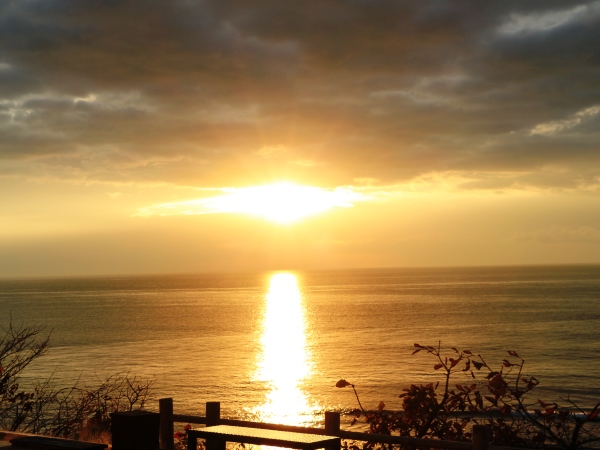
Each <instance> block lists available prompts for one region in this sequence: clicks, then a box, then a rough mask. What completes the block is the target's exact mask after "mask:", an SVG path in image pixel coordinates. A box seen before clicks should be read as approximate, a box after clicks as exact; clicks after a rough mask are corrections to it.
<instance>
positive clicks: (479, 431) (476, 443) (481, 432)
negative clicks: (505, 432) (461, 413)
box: [473, 425, 488, 450]
mask: <svg viewBox="0 0 600 450" xmlns="http://www.w3.org/2000/svg"><path fill="white" fill-rule="evenodd" d="M487 446H488V435H487V427H486V426H485V425H473V450H486V448H487Z"/></svg>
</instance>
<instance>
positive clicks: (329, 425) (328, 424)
mask: <svg viewBox="0 0 600 450" xmlns="http://www.w3.org/2000/svg"><path fill="white" fill-rule="evenodd" d="M325 431H326V432H327V433H328V434H329V435H331V436H339V433H340V413H339V412H333V411H325ZM340 447H341V444H340V441H338V444H337V445H336V446H335V447H333V446H332V447H329V449H330V450H340Z"/></svg>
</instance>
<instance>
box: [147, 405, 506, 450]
mask: <svg viewBox="0 0 600 450" xmlns="http://www.w3.org/2000/svg"><path fill="white" fill-rule="evenodd" d="M159 408H160V441H161V447H162V450H174V449H175V446H174V442H173V435H174V425H173V424H174V423H186V424H194V425H207V426H212V425H233V426H238V427H250V428H259V429H265V430H280V431H293V432H296V433H308V434H318V435H329V436H337V437H340V438H342V439H346V440H350V441H362V442H373V443H381V444H397V445H406V446H412V447H417V448H423V449H429V448H435V449H447V450H516V449H514V448H513V447H504V446H499V445H490V444H489V440H488V434H487V429H486V427H485V425H475V426H473V441H472V442H454V441H442V440H437V439H421V438H413V437H407V436H390V435H385V434H374V433H359V432H355V431H345V430H341V429H340V414H339V413H337V412H326V413H325V427H324V428H309V427H298V426H291V425H279V424H272V423H261V422H250V421H246V420H235V419H224V418H221V404H220V403H219V402H207V403H206V417H202V416H192V415H184V414H174V413H173V399H171V398H162V399H160V400H159Z"/></svg>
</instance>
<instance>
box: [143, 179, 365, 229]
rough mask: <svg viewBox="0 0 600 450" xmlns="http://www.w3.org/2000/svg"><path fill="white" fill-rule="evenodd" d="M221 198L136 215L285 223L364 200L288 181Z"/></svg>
mask: <svg viewBox="0 0 600 450" xmlns="http://www.w3.org/2000/svg"><path fill="white" fill-rule="evenodd" d="M223 192H225V193H224V195H219V196H216V197H209V198H202V199H197V200H189V201H183V202H174V203H165V204H162V205H156V206H152V207H148V208H143V209H141V210H140V211H139V215H143V216H150V215H161V216H165V215H193V214H216V213H238V214H248V215H253V216H258V217H262V218H264V219H267V220H270V221H273V222H276V223H281V224H288V223H292V222H296V221H298V220H300V219H303V218H305V217H308V216H312V215H315V214H319V213H322V212H324V211H327V210H329V209H332V208H334V207H342V208H348V207H352V206H353V203H352V202H353V201H360V200H365V199H366V198H365V197H364V196H362V195H361V194H358V193H356V192H354V191H352V190H351V189H347V188H336V189H332V190H328V189H323V188H319V187H314V186H302V185H298V184H294V183H290V182H280V183H273V184H268V185H264V186H252V187H245V188H227V189H223Z"/></svg>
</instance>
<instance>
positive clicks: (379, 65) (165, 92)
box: [0, 0, 600, 189]
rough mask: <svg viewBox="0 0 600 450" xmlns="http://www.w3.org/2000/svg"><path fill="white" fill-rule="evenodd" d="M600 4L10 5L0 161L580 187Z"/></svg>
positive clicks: (218, 177) (94, 174)
mask: <svg viewBox="0 0 600 450" xmlns="http://www.w3.org/2000/svg"><path fill="white" fill-rule="evenodd" d="M599 5H600V3H599V2H598V1H583V0H581V1H575V2H570V3H569V5H568V6H565V4H564V3H563V2H560V1H546V2H537V1H535V2H519V1H506V2H489V3H486V4H481V3H480V2H474V1H467V2H435V1H434V2H410V1H396V0H394V1H392V0H383V1H379V2H351V3H348V2H341V1H338V0H324V1H321V2H309V3H305V4H295V3H274V2H272V1H266V0H259V1H256V2H252V3H251V4H250V3H248V4H246V3H243V2H235V1H229V0H219V1H216V0H207V1H203V2H195V1H184V0H176V1H173V2H166V3H157V2H144V1H141V0H134V1H130V2H118V1H108V2H107V1H99V0H90V1H86V2H65V1H64V0H45V1H38V0H31V1H24V2H8V3H5V4H3V5H2V7H1V8H0V54H1V55H2V60H0V134H2V136H3V139H2V141H1V142H0V159H2V160H3V161H8V160H10V161H12V163H11V167H12V168H13V174H14V175H15V176H18V175H19V173H20V174H21V175H22V176H24V177H30V176H31V175H32V173H33V172H36V173H37V174H38V176H39V177H46V176H54V177H58V176H60V175H59V174H64V176H65V177H69V178H70V179H73V178H77V179H80V180H90V179H92V180H99V179H101V180H102V181H103V182H108V183H110V182H114V183H120V182H123V180H130V181H132V182H139V183H148V182H150V183H152V182H156V183H163V182H164V183H171V184H176V185H178V184H183V185H197V186H232V185H249V184H251V183H260V182H265V181H266V180H273V179H278V178H291V179H295V180H297V181H299V182H311V183H316V182H318V183H321V184H323V185H327V186H340V185H349V184H351V183H352V182H353V180H355V179H369V180H377V182H378V183H381V184H384V185H385V184H393V183H406V182H409V181H410V180H413V179H414V180H419V179H422V177H423V176H427V174H431V173H454V174H456V173H462V175H463V176H464V177H466V178H468V179H470V180H472V181H473V182H475V183H476V182H477V180H480V181H481V182H482V183H481V184H479V185H480V186H482V187H483V186H485V185H487V186H488V187H489V189H493V186H494V184H495V183H491V182H489V183H488V181H489V180H490V179H491V178H493V176H492V175H490V173H492V172H497V174H498V176H497V178H504V177H505V174H506V173H519V174H531V173H533V172H536V171H537V172H539V173H542V172H543V173H547V172H544V170H545V168H547V167H558V168H560V170H562V171H563V173H565V174H570V176H571V179H570V181H569V182H570V183H571V184H573V185H576V184H577V180H578V175H577V174H578V173H584V176H585V177H586V178H593V176H594V174H597V169H594V167H600V154H599V153H598V152H597V144H596V143H597V142H598V132H597V131H596V130H597V127H596V126H594V124H595V121H596V120H597V117H598V114H597V113H598V111H597V109H594V108H597V106H595V105H598V104H600V94H598V90H597V79H596V78H597V77H596V76H595V74H596V72H595V70H596V69H595V68H596V67H597V64H598V61H599V60H600V59H599V58H600V54H599V53H598V47H597V42H598V38H599V37H600V31H599V30H600V6H599ZM575 132H576V133H575ZM16 161H18V163H15V162H16ZM19 171H20V172H19ZM554 179H555V178H551V177H550V178H546V179H542V177H531V178H530V182H531V183H540V184H539V185H540V186H542V185H543V186H546V185H547V184H548V183H549V182H551V181H552V180H554ZM561 183H562V181H561ZM513 186H517V184H513ZM556 187H557V188H561V187H562V185H557V186H556Z"/></svg>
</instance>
